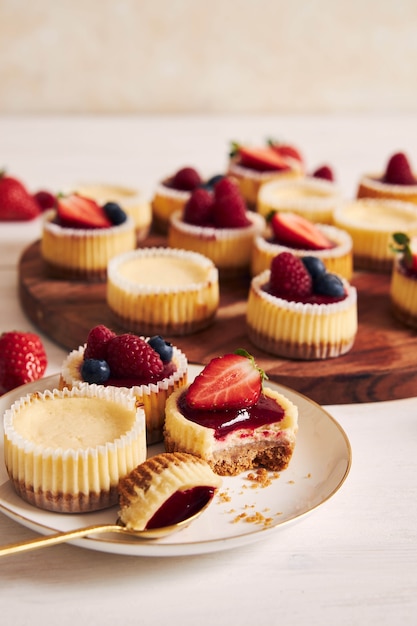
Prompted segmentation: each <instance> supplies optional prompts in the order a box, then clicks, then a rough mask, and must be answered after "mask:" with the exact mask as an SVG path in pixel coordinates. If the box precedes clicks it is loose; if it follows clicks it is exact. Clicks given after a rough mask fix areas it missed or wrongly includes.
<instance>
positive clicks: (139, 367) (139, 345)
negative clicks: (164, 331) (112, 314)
mask: <svg viewBox="0 0 417 626" xmlns="http://www.w3.org/2000/svg"><path fill="white" fill-rule="evenodd" d="M107 363H108V364H109V367H110V371H111V376H112V377H114V378H139V379H144V380H148V381H149V382H151V381H152V380H157V379H158V377H159V376H160V375H161V373H162V371H163V369H164V364H163V363H162V360H161V357H160V356H159V354H158V353H157V352H156V351H155V350H154V349H153V348H152V346H151V345H150V344H149V343H147V342H146V341H145V340H144V339H142V338H141V337H138V336H136V335H133V334H130V333H124V334H122V335H117V336H116V337H113V339H110V341H109V342H108V346H107Z"/></svg>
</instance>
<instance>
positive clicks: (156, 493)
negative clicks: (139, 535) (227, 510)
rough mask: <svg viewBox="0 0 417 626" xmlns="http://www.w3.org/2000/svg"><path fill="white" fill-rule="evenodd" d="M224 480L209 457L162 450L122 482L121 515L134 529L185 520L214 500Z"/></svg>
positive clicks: (156, 527)
mask: <svg viewBox="0 0 417 626" xmlns="http://www.w3.org/2000/svg"><path fill="white" fill-rule="evenodd" d="M221 484H222V479H221V478H220V476H218V475H217V474H215V473H214V472H213V470H212V469H211V467H210V466H209V464H208V463H206V461H203V459H200V458H198V457H196V456H195V455H192V454H185V453H182V452H174V453H169V452H165V453H164V452H162V453H160V454H157V455H155V456H152V457H150V458H149V459H147V460H146V461H145V462H144V463H141V464H140V465H139V466H138V467H136V468H135V469H134V470H133V471H131V472H130V473H129V474H128V475H127V476H125V477H124V478H122V479H121V480H120V482H119V505H120V511H119V519H120V522H121V523H122V524H123V525H124V526H125V527H126V528H129V529H131V530H154V529H158V528H162V527H166V526H171V525H173V524H177V523H181V522H184V521H185V520H187V519H189V518H190V517H192V516H193V515H195V514H196V513H198V512H199V511H201V510H202V509H204V508H205V507H206V506H207V505H208V504H209V503H210V502H211V501H212V500H213V497H214V495H215V494H216V492H217V490H218V489H219V487H220V486H221Z"/></svg>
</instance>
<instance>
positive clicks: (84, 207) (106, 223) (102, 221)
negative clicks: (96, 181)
mask: <svg viewBox="0 0 417 626" xmlns="http://www.w3.org/2000/svg"><path fill="white" fill-rule="evenodd" d="M57 217H58V221H59V224H60V225H61V226H64V227H67V228H109V227H110V226H112V222H111V221H110V219H109V218H108V217H107V215H106V213H105V211H104V210H103V208H102V207H101V206H99V205H98V204H97V202H95V200H91V199H90V198H85V197H84V196H80V195H78V194H76V193H73V194H70V195H68V196H58V198H57Z"/></svg>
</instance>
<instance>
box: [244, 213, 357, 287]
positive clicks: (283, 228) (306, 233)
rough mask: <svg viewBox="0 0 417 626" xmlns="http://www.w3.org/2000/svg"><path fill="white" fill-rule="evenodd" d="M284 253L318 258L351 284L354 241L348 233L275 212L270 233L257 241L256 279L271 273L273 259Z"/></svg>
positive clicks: (253, 258) (254, 252)
mask: <svg viewBox="0 0 417 626" xmlns="http://www.w3.org/2000/svg"><path fill="white" fill-rule="evenodd" d="M280 252H292V254H295V255H296V256H300V257H302V256H307V255H310V256H315V257H317V258H318V259H321V260H322V261H323V263H324V265H325V266H326V268H327V270H328V271H329V272H333V273H335V274H338V275H339V276H343V278H346V279H347V280H350V279H351V278H352V269H353V252H352V238H351V236H350V235H349V233H347V232H346V231H344V230H342V229H340V228H336V227H334V226H330V225H329V224H314V223H313V222H311V221H310V220H307V219H306V218H304V217H302V216H301V215H298V214H297V213H286V212H282V213H281V212H280V211H274V212H272V213H271V214H270V215H269V216H268V220H267V227H266V230H265V231H264V232H263V233H262V234H261V235H258V236H257V237H256V238H255V241H254V245H253V248H252V256H251V274H252V276H256V275H257V274H260V273H261V272H263V271H265V270H267V269H269V268H270V266H271V262H272V259H273V258H274V257H275V256H276V255H277V254H279V253H280Z"/></svg>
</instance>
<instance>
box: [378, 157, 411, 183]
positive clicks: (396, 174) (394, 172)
mask: <svg viewBox="0 0 417 626" xmlns="http://www.w3.org/2000/svg"><path fill="white" fill-rule="evenodd" d="M382 180H383V182H384V183H388V184H390V185H416V184H417V180H416V179H415V177H414V174H413V172H412V171H411V167H410V163H409V161H408V159H407V157H406V155H405V154H404V152H397V153H396V154H393V155H392V157H391V158H390V159H389V161H388V163H387V167H386V170H385V174H384V176H383V177H382Z"/></svg>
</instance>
